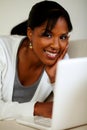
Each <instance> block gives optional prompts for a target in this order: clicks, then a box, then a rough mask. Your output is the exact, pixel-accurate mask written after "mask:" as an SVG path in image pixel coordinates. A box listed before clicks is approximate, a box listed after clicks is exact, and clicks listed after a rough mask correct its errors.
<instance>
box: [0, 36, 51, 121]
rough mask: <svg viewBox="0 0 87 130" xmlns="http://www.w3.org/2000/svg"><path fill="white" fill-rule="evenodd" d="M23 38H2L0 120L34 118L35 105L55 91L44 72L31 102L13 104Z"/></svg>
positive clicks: (0, 54)
mask: <svg viewBox="0 0 87 130" xmlns="http://www.w3.org/2000/svg"><path fill="white" fill-rule="evenodd" d="M23 38H24V37H23V36H1V37H0V120H3V119H7V118H10V119H16V118H18V117H20V116H33V112H34V104H35V103H36V102H37V101H40V102H43V101H44V100H45V99H46V97H48V95H49V94H50V92H51V91H52V90H53V87H52V86H53V85H52V84H51V83H50V82H49V78H48V76H47V74H46V72H44V74H43V76H42V78H41V81H40V83H39V85H38V88H37V90H36V92H35V94H34V96H33V98H32V100H31V101H30V102H26V103H18V102H12V93H13V86H14V78H15V71H16V56H17V51H18V47H19V45H20V42H21V40H22V39H23Z"/></svg>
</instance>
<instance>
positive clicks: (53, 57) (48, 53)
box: [45, 50, 58, 59]
mask: <svg viewBox="0 0 87 130" xmlns="http://www.w3.org/2000/svg"><path fill="white" fill-rule="evenodd" d="M45 53H46V55H47V56H48V57H49V58H52V59H55V58H56V57H57V56H58V52H50V51H47V50H46V51H45Z"/></svg>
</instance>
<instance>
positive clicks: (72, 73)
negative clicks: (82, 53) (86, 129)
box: [17, 58, 87, 130]
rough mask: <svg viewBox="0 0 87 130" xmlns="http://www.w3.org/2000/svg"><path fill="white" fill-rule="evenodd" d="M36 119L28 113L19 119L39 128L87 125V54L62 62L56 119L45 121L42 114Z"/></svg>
mask: <svg viewBox="0 0 87 130" xmlns="http://www.w3.org/2000/svg"><path fill="white" fill-rule="evenodd" d="M36 119H38V117H34V118H31V117H30V118H26V117H25V118H21V119H18V120H17V122H18V123H20V124H23V125H26V126H30V127H34V128H37V129H39V130H66V129H67V130H68V129H73V128H78V127H80V126H85V125H87V58H75V59H69V60H61V61H60V62H59V63H58V66H57V75H56V83H55V90H54V105H53V116H52V119H49V120H48V118H45V122H44V119H43V118H42V117H39V119H38V120H39V122H38V120H36ZM49 122H50V124H49ZM44 123H46V125H45V124H44Z"/></svg>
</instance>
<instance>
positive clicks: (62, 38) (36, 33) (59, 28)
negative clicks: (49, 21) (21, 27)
mask: <svg viewBox="0 0 87 130" xmlns="http://www.w3.org/2000/svg"><path fill="white" fill-rule="evenodd" d="M45 28H46V23H45V24H43V25H42V26H40V27H37V28H35V29H34V30H30V29H29V30H28V31H29V32H28V37H29V39H30V41H31V43H32V46H33V50H32V51H33V52H34V54H35V55H36V58H37V59H39V60H40V61H41V62H42V63H43V64H45V65H53V64H54V63H55V62H56V61H57V59H58V58H59V57H60V55H61V53H62V52H63V51H64V49H65V48H66V46H67V44H68V26H67V23H66V21H65V19H64V18H59V19H58V20H57V23H56V25H55V26H54V28H53V29H52V30H51V31H48V32H46V33H44V32H45Z"/></svg>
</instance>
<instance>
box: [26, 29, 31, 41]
mask: <svg viewBox="0 0 87 130" xmlns="http://www.w3.org/2000/svg"><path fill="white" fill-rule="evenodd" d="M27 36H28V38H29V39H30V41H31V40H32V29H31V28H30V27H28V28H27Z"/></svg>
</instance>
